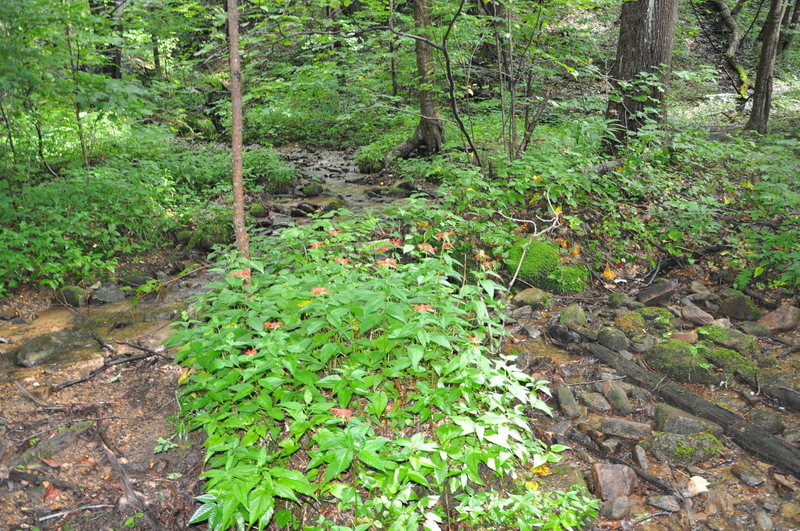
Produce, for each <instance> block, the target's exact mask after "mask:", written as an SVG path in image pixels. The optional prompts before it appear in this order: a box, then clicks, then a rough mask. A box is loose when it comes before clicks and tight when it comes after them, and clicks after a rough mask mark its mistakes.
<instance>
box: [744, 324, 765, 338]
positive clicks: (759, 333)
mask: <svg viewBox="0 0 800 531" xmlns="http://www.w3.org/2000/svg"><path fill="white" fill-rule="evenodd" d="M739 328H741V329H742V332H744V333H745V334H749V335H751V336H755V337H766V336H768V335H769V334H770V330H769V327H768V326H767V325H763V324H761V323H757V322H754V321H745V322H743V323H742V324H740V325H739Z"/></svg>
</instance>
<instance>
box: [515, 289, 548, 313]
mask: <svg viewBox="0 0 800 531" xmlns="http://www.w3.org/2000/svg"><path fill="white" fill-rule="evenodd" d="M513 301H514V302H515V303H516V304H517V305H520V306H521V305H525V304H527V305H529V306H531V308H533V309H534V310H541V309H544V308H547V307H548V306H550V304H551V302H552V297H551V296H550V294H549V293H547V292H546V291H544V290H541V289H539V288H528V289H525V290H522V291H520V292H519V293H517V294H516V295H515V296H514V299H513Z"/></svg>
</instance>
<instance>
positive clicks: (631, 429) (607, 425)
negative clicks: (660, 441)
mask: <svg viewBox="0 0 800 531" xmlns="http://www.w3.org/2000/svg"><path fill="white" fill-rule="evenodd" d="M600 431H602V432H603V433H605V434H607V435H615V436H617V437H622V438H624V439H633V440H634V441H638V440H641V439H647V438H649V437H650V435H652V433H653V428H651V427H650V426H649V425H647V424H642V423H641V422H634V421H632V420H627V419H621V418H617V417H607V418H604V419H602V420H601V421H600Z"/></svg>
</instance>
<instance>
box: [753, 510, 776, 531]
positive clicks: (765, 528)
mask: <svg viewBox="0 0 800 531" xmlns="http://www.w3.org/2000/svg"><path fill="white" fill-rule="evenodd" d="M753 524H754V525H755V528H756V530H757V531H772V530H773V529H774V526H773V524H772V519H771V518H770V517H769V515H768V514H767V511H765V510H764V509H761V510H760V511H757V512H756V514H755V515H754V516H753Z"/></svg>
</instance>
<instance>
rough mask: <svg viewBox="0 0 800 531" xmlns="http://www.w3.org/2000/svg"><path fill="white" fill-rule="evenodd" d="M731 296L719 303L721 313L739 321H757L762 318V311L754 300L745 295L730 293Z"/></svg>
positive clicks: (728, 293) (727, 293)
mask: <svg viewBox="0 0 800 531" xmlns="http://www.w3.org/2000/svg"><path fill="white" fill-rule="evenodd" d="M726 295H729V296H727V297H725V298H724V299H722V301H720V303H719V311H720V312H722V313H723V314H724V315H726V316H728V317H730V318H731V319H737V320H739V321H755V320H756V319H758V318H759V317H761V315H762V313H761V310H759V309H758V306H756V305H755V303H753V300H752V299H751V298H750V297H748V296H747V295H745V294H744V293H740V292H736V291H733V290H731V291H729V292H726Z"/></svg>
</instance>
